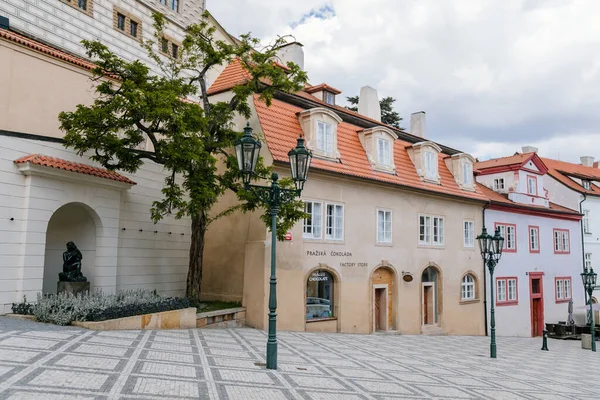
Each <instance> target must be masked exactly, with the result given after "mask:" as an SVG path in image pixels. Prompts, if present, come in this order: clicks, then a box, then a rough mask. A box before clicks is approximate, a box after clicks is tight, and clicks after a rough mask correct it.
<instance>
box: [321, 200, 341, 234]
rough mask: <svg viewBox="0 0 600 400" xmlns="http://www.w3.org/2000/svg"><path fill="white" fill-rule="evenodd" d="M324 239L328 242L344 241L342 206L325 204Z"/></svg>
mask: <svg viewBox="0 0 600 400" xmlns="http://www.w3.org/2000/svg"><path fill="white" fill-rule="evenodd" d="M325 238H326V239H329V240H344V206H343V205H341V204H327V217H326V224H325Z"/></svg>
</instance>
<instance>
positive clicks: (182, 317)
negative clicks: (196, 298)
mask: <svg viewBox="0 0 600 400" xmlns="http://www.w3.org/2000/svg"><path fill="white" fill-rule="evenodd" d="M72 325H74V326H79V327H82V328H86V329H92V330H102V331H110V330H122V329H136V330H137V329H191V328H195V327H196V308H194V307H191V308H184V309H181V310H171V311H163V312H159V313H154V314H145V315H135V316H133V317H125V318H117V319H109V320H107V321H98V322H79V321H75V322H73V323H72Z"/></svg>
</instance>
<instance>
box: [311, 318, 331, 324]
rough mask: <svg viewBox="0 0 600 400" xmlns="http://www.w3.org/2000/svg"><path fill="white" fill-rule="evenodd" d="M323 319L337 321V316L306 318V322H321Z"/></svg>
mask: <svg viewBox="0 0 600 400" xmlns="http://www.w3.org/2000/svg"><path fill="white" fill-rule="evenodd" d="M323 321H337V317H330V318H313V319H307V320H306V323H307V324H310V323H313V322H323Z"/></svg>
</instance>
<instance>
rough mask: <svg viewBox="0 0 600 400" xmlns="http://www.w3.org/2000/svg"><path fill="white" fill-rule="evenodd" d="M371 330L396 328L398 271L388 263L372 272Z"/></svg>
mask: <svg viewBox="0 0 600 400" xmlns="http://www.w3.org/2000/svg"><path fill="white" fill-rule="evenodd" d="M371 287H372V292H371V296H370V297H371V304H372V307H371V309H372V310H371V331H372V332H376V331H386V330H394V329H396V326H395V318H394V317H395V312H396V311H395V310H396V304H395V299H396V296H397V295H396V271H394V269H393V268H391V266H390V265H388V264H387V263H382V264H380V265H378V266H377V267H376V269H375V270H374V271H373V272H372V274H371Z"/></svg>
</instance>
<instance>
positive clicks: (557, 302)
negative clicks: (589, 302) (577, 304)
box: [555, 299, 571, 304]
mask: <svg viewBox="0 0 600 400" xmlns="http://www.w3.org/2000/svg"><path fill="white" fill-rule="evenodd" d="M570 301H571V299H560V300H555V302H556V304H559V303H568V302H570Z"/></svg>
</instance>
